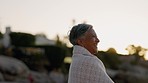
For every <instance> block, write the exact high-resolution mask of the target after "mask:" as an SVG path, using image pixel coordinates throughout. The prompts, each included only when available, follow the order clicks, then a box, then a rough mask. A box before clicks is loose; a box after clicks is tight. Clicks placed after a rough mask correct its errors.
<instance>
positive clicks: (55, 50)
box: [44, 46, 66, 68]
mask: <svg viewBox="0 0 148 83" xmlns="http://www.w3.org/2000/svg"><path fill="white" fill-rule="evenodd" d="M44 48H45V55H46V56H47V58H48V60H49V62H50V64H51V68H60V67H61V66H62V64H63V62H64V58H65V56H66V51H65V50H64V49H63V48H61V47H59V46H47V47H44Z"/></svg>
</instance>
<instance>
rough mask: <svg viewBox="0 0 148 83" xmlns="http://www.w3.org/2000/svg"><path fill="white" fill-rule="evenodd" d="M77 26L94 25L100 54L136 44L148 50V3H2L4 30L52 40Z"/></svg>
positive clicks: (43, 0) (70, 0) (14, 0)
mask: <svg viewBox="0 0 148 83" xmlns="http://www.w3.org/2000/svg"><path fill="white" fill-rule="evenodd" d="M72 19H75V20H76V23H81V22H83V21H87V23H88V24H92V25H93V26H94V29H95V31H96V33H97V35H98V38H99V39H100V41H101V42H100V44H99V45H98V47H99V50H107V49H108V48H109V47H113V48H115V49H116V50H117V52H118V53H122V54H124V53H127V51H126V50H125V48H126V47H127V46H128V45H130V44H134V45H135V46H138V45H140V46H142V47H144V48H148V37H147V35H146V34H147V33H148V29H147V28H148V0H0V30H1V31H2V32H4V31H5V27H6V26H11V29H12V31H15V32H17V31H20V32H27V33H32V34H37V33H44V34H45V35H46V36H47V37H48V38H49V39H53V38H55V36H56V35H57V34H59V35H62V36H63V35H67V33H68V31H69V30H70V27H71V26H72Z"/></svg>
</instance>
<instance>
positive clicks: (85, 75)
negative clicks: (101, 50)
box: [68, 45, 114, 83]
mask: <svg viewBox="0 0 148 83" xmlns="http://www.w3.org/2000/svg"><path fill="white" fill-rule="evenodd" d="M68 83H114V82H113V81H112V80H111V78H110V77H109V76H108V75H107V73H106V70H105V67H104V64H103V63H102V61H101V60H100V59H98V58H97V57H96V56H94V55H92V54H91V53H90V52H89V51H88V50H86V49H85V48H83V47H81V46H78V45H75V46H74V49H73V56H72V63H71V65H70V70H69V77H68Z"/></svg>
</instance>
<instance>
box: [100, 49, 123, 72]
mask: <svg viewBox="0 0 148 83" xmlns="http://www.w3.org/2000/svg"><path fill="white" fill-rule="evenodd" d="M98 55H99V56H98V57H99V58H100V59H101V60H102V61H103V63H104V65H105V66H106V67H107V68H111V69H118V68H119V65H120V63H121V62H120V60H119V56H120V55H119V54H117V52H116V50H115V49H114V48H109V49H108V50H107V51H106V52H105V51H99V52H98Z"/></svg>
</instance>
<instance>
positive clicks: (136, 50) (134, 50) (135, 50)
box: [126, 45, 147, 64]
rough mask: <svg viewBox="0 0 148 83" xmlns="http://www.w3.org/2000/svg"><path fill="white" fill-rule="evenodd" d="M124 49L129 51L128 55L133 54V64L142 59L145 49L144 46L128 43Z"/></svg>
mask: <svg viewBox="0 0 148 83" xmlns="http://www.w3.org/2000/svg"><path fill="white" fill-rule="evenodd" d="M126 50H127V51H128V52H129V55H133V56H135V61H134V62H132V63H133V64H137V63H138V62H139V60H140V59H141V58H142V59H144V56H145V55H146V51H147V49H146V48H143V47H141V46H135V45H129V46H128V47H127V48H126Z"/></svg>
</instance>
